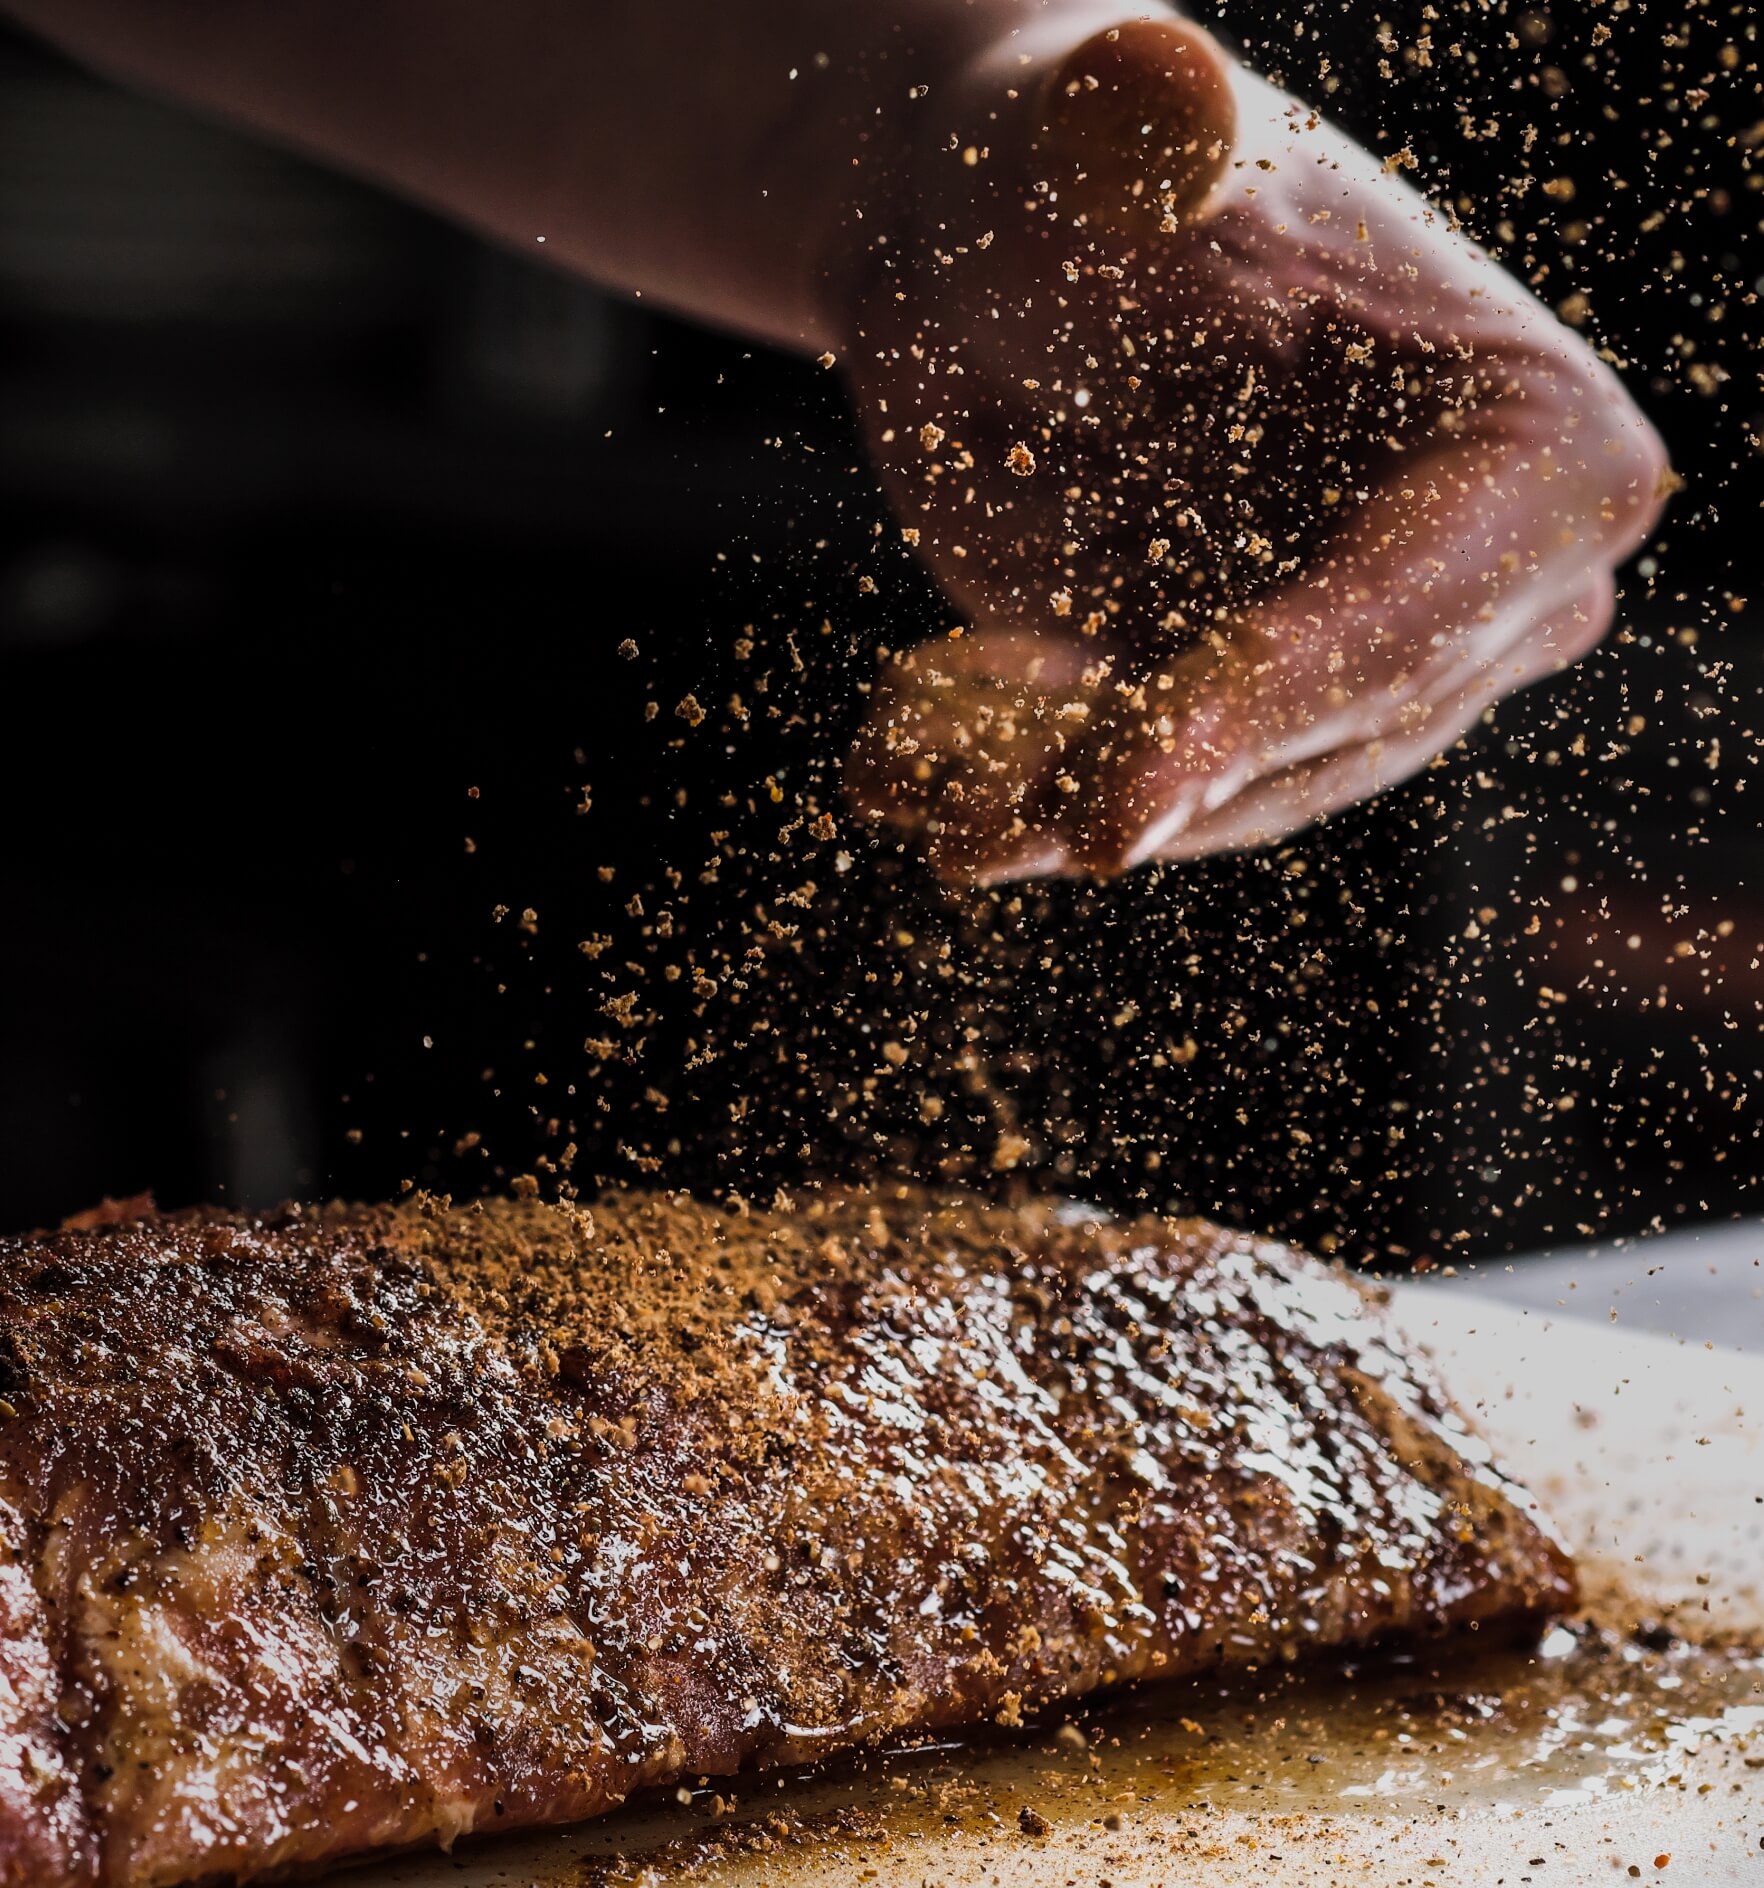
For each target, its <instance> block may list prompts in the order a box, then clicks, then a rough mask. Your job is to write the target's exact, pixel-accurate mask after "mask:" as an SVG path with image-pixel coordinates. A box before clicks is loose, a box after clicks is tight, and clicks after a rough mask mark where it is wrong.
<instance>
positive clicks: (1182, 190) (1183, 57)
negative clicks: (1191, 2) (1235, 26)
mask: <svg viewBox="0 0 1764 1888" xmlns="http://www.w3.org/2000/svg"><path fill="white" fill-rule="evenodd" d="M1236 124H1237V113H1236V107H1235V105H1234V103H1233V100H1232V95H1231V67H1230V61H1229V59H1228V57H1227V55H1226V54H1225V52H1224V51H1223V50H1222V49H1221V47H1220V46H1219V44H1218V42H1217V41H1216V40H1215V39H1213V37H1212V36H1211V35H1210V34H1209V33H1206V32H1204V31H1202V29H1201V28H1200V27H1198V26H1193V25H1190V24H1189V23H1187V22H1186V21H1181V22H1178V21H1175V20H1130V21H1127V22H1126V23H1124V24H1123V25H1120V26H1111V27H1109V28H1107V29H1106V30H1105V31H1103V32H1100V33H1093V34H1092V35H1091V36H1090V37H1089V38H1088V39H1086V40H1084V41H1083V42H1081V43H1080V44H1079V45H1078V46H1077V47H1075V48H1074V49H1073V50H1072V51H1071V52H1069V53H1068V54H1067V55H1066V56H1065V58H1063V59H1062V60H1061V61H1060V62H1059V64H1058V65H1057V66H1055V67H1054V69H1053V70H1052V72H1050V73H1049V74H1048V76H1047V78H1046V79H1045V80H1044V81H1043V84H1042V90H1041V97H1040V111H1039V123H1038V128H1037V135H1036V141H1035V150H1036V153H1037V155H1038V156H1040V157H1041V158H1042V159H1043V160H1045V161H1046V162H1047V163H1048V164H1049V165H1050V166H1051V174H1050V175H1049V177H1048V182H1049V184H1050V185H1051V186H1052V187H1053V188H1054V189H1055V190H1057V191H1058V192H1059V201H1060V204H1061V207H1062V208H1065V209H1076V210H1078V211H1080V212H1082V213H1085V214H1087V215H1088V216H1089V218H1090V220H1091V222H1092V223H1093V225H1095V226H1096V227H1098V228H1102V229H1107V230H1110V231H1112V232H1113V233H1115V234H1117V235H1121V236H1129V237H1135V238H1140V237H1147V236H1150V235H1152V234H1154V233H1163V234H1166V235H1168V234H1171V233H1173V232H1174V231H1175V230H1177V229H1178V228H1182V227H1184V226H1186V225H1188V224H1192V223H1195V222H1198V221H1200V220H1202V219H1203V218H1204V217H1205V215H1206V213H1207V211H1208V209H1209V207H1210V201H1209V200H1210V199H1211V197H1212V195H1213V191H1214V188H1215V186H1216V185H1217V183H1218V181H1219V179H1220V177H1221V176H1222V175H1223V174H1224V171H1225V167H1226V165H1227V163H1228V162H1229V161H1230V156H1231V141H1232V137H1233V135H1234V133H1235V131H1236Z"/></svg>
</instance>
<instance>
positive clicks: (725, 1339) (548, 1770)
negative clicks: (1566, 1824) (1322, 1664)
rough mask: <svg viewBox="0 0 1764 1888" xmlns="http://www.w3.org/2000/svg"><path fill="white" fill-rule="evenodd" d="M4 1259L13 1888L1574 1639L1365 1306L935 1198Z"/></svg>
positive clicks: (1319, 1289)
mask: <svg viewBox="0 0 1764 1888" xmlns="http://www.w3.org/2000/svg"><path fill="white" fill-rule="evenodd" d="M113 1217H117V1218H119V1219H120V1223H113V1224H91V1225H86V1226H83V1227H76V1228H75V1229H70V1230H64V1231H62V1232H60V1233H57V1234H51V1235H46V1236H36V1237H30V1238H21V1239H14V1240H7V1241H0V1882H3V1883H5V1884H7V1888H25V1885H26V1884H28V1885H29V1888H63V1885H71V1884H76V1883H78V1884H84V1883H115V1884H123V1883H130V1884H135V1883H139V1884H169V1883H176V1882H182V1881H186V1880H190V1879H195V1878H210V1877H221V1878H225V1877H228V1876H236V1877H249V1876H252V1875H255V1874H258V1873H260V1872H263V1871H267V1870H272V1869H286V1868H296V1867H298V1868H308V1869H310V1868H312V1867H316V1866H320V1865H323V1864H325V1863H328V1862H330V1861H333V1860H341V1859H342V1858H345V1857H348V1856H357V1855H361V1854H363V1853H366V1852H370V1851H374V1850H376V1849H381V1850H389V1849H395V1848H402V1847H406V1846H410V1845H421V1844H428V1843H441V1844H448V1843H451V1842H452V1841H453V1840H455V1839H456V1838H457V1837H459V1836H461V1835H463V1834H466V1833H467V1832H483V1831H490V1830H503V1829H512V1828H515V1827H518V1826H522V1825H528V1826H530V1825H533V1824H538V1823H553V1822H557V1823H561V1822H566V1821H571V1820H575V1819H579V1818H583V1817H589V1816H595V1815H599V1814H601V1813H602V1812H604V1811H607V1810H610V1809H612V1808H613V1807H615V1806H616V1805H617V1804H619V1803H620V1802H622V1801H623V1800H624V1799H625V1798H626V1797H627V1796H629V1795H630V1794H631V1793H632V1792H633V1791H634V1790H638V1789H641V1788H644V1787H646V1786H650V1785H656V1784H663V1783H667V1782H669V1781H671V1780H673V1779H676V1778H679V1777H681V1776H692V1777H697V1776H722V1775H726V1774H729V1773H732V1772H735V1771H737V1770H742V1769H749V1768H753V1767H757V1766H767V1765H790V1764H800V1763H803V1762H805V1761H810V1760H818V1759H820V1758H823V1757H826V1756H828V1755H830V1754H833V1753H837V1752H840V1751H844V1750H849V1749H852V1748H854V1747H858V1746H863V1745H869V1744H873V1743H877V1742H881V1741H886V1740H890V1739H899V1738H905V1737H910V1736H911V1735H913V1734H914V1733H918V1732H926V1731H930V1730H933V1729H937V1728H948V1727H956V1726H979V1725H983V1724H993V1723H1002V1724H1005V1725H1007V1726H1009V1725H1015V1724H1017V1723H1019V1722H1021V1721H1024V1720H1025V1719H1027V1718H1029V1717H1030V1716H1031V1715H1032V1714H1034V1713H1037V1712H1044V1711H1046V1710H1047V1709H1048V1708H1050V1707H1051V1706H1053V1705H1055V1704H1057V1702H1058V1701H1060V1700H1063V1699H1067V1698H1070V1697H1073V1696H1076V1695H1077V1694H1080V1693H1087V1692H1091V1691H1093V1690H1095V1689H1097V1688H1099V1687H1103V1686H1110V1685H1118V1684H1123V1683H1126V1682H1129V1681H1133V1680H1142V1679H1149V1678H1154V1677H1158V1676H1175V1675H1181V1674H1193V1673H1197V1672H1204V1671H1209V1670H1212V1669H1214V1668H1220V1667H1225V1666H1239V1667H1243V1666H1258V1665H1259V1666H1267V1665H1270V1664H1274V1663H1281V1662H1285V1661H1289V1660H1291V1659H1294V1658H1297V1657H1300V1656H1302V1655H1305V1654H1307V1653H1312V1652H1315V1651H1318V1650H1320V1649H1323V1648H1343V1647H1357V1646H1361V1645H1365V1644H1369V1643H1371V1642H1373V1641H1377V1640H1383V1639H1389V1638H1392V1637H1400V1636H1402V1635H1412V1634H1415V1633H1420V1632H1433V1631H1442V1630H1446V1629H1450V1628H1454V1627H1466V1626H1471V1625H1475V1626H1479V1627H1480V1626H1495V1625H1500V1626H1506V1625H1509V1624H1511V1625H1514V1626H1517V1625H1519V1624H1520V1623H1521V1622H1524V1621H1529V1620H1535V1619H1537V1618H1539V1617H1541V1616H1543V1615H1546V1614H1548V1613H1550V1612H1552V1611H1555V1610H1558V1609H1561V1608H1563V1607H1566V1606H1568V1605H1570V1604H1572V1602H1573V1599H1574V1583H1573V1572H1572V1568H1571V1566H1570V1564H1569V1562H1568V1560H1567V1559H1566V1557H1565V1556H1564V1554H1563V1552H1562V1551H1561V1549H1560V1548H1559V1547H1558V1546H1557V1545H1556V1544H1555V1543H1554V1542H1553V1540H1552V1539H1551V1538H1550V1536H1549V1534H1548V1533H1547V1532H1546V1531H1545V1529H1544V1528H1543V1527H1542V1526H1541V1525H1540V1524H1539V1523H1538V1521H1537V1520H1536V1519H1534V1518H1533V1514H1532V1509H1531V1504H1530V1503H1529V1501H1528V1499H1527V1498H1526V1497H1525V1495H1524V1494H1523V1493H1522V1492H1521V1491H1519V1490H1517V1489H1515V1488H1514V1487H1513V1486H1512V1485H1511V1484H1510V1483H1508V1482H1507V1481H1505V1480H1504V1479H1503V1478H1502V1477H1501V1475H1500V1474H1499V1473H1498V1471H1497V1470H1496V1469H1495V1468H1494V1467H1493V1466H1492V1465H1491V1463H1490V1462H1489V1460H1488V1457H1487V1454H1486V1452H1485V1451H1484V1449H1483V1447H1482V1446H1481V1444H1480V1443H1479V1442H1478V1441H1477V1439H1476V1438H1475V1436H1474V1435H1473V1433H1472V1432H1471V1430H1470V1429H1469V1428H1468V1427H1467V1426H1466V1424H1465V1423H1464V1422H1463V1420H1462V1419H1461V1418H1460V1417H1459V1416H1458V1415H1457V1414H1456V1413H1455V1412H1454V1410H1453V1408H1452V1406H1451V1404H1450V1403H1449V1402H1448V1401H1447V1399H1446V1398H1445V1396H1444V1395H1443V1393H1442V1392H1441V1390H1440V1389H1439V1387H1438V1386H1437V1384H1436V1383H1435V1382H1434V1380H1433V1378H1432V1375H1431V1373H1430V1370H1429V1368H1428V1366H1427V1365H1426V1363H1425V1361H1424V1360H1423V1359H1422V1358H1420V1357H1419V1356H1417V1355H1416V1354H1415V1353H1414V1352H1412V1351H1411V1350H1408V1349H1406V1348H1405V1347H1404V1346H1403V1345H1402V1343H1401V1342H1400V1341H1399V1340H1398V1339H1397V1338H1396V1337H1395V1335H1394V1334H1393V1333H1392V1331H1391V1330H1390V1329H1389V1327H1388V1326H1387V1325H1386V1323H1385V1322H1384V1319H1383V1317H1382V1315H1381V1314H1380V1312H1379V1310H1378V1308H1377V1306H1376V1305H1375V1304H1373V1303H1372V1302H1370V1301H1369V1297H1368V1294H1367V1293H1366V1292H1365V1291H1363V1290H1362V1288H1361V1287H1359V1286H1358V1285H1357V1284H1355V1283H1354V1282H1353V1281H1352V1280H1350V1279H1349V1278H1347V1277H1346V1276H1344V1275H1343V1274H1341V1273H1340V1272H1338V1271H1333V1270H1330V1269H1327V1268H1325V1267H1323V1266H1321V1265H1319V1264H1317V1263H1315V1262H1314V1261H1311V1260H1309V1259H1305V1258H1302V1257H1300V1256H1297V1255H1295V1254H1293V1253H1291V1252H1289V1251H1287V1250H1285V1249H1283V1248H1280V1247H1276V1246H1272V1245H1269V1244H1266V1243H1262V1242H1257V1241H1253V1240H1249V1239H1245V1238H1241V1237H1238V1236H1235V1235H1232V1234H1228V1233H1226V1232H1223V1231H1221V1230H1219V1229H1218V1228H1216V1227H1212V1226H1208V1225H1204V1224H1200V1223H1196V1222H1178V1221H1169V1220H1161V1219H1145V1220H1140V1221H1137V1222H1133V1223H1112V1222H1110V1221H1108V1220H1107V1219H1105V1218H1104V1217H1103V1216H1101V1215H1099V1214H1096V1213H1089V1212H1084V1211H1080V1210H1078V1209H1074V1208H1071V1207H1064V1206H1060V1205H1058V1204H1054V1203H1040V1204H1030V1205H1026V1206H1021V1207H1008V1208H1007V1207H1001V1206H996V1205H988V1204H984V1203H981V1202H980V1201H977V1200H975V1199H970V1198H964V1197H960V1196H949V1195H942V1196H933V1195H928V1194H925V1193H921V1192H917V1191H913V1190H910V1189H906V1188H899V1189H888V1188H884V1189H881V1190H874V1191H868V1192H863V1193H855V1194H849V1195H843V1196H833V1195H819V1196H818V1195H814V1194H805V1195H804V1196H803V1197H802V1198H800V1199H799V1201H798V1202H797V1203H796V1204H795V1205H794V1206H793V1207H791V1208H790V1209H789V1210H782V1211H778V1212H773V1213H758V1212H751V1211H744V1210H739V1209H737V1210H717V1209H713V1208H711V1207H708V1206H703V1205H698V1204H693V1203H690V1202H687V1201H685V1200H683V1199H681V1198H678V1197H674V1196H661V1195H656V1196H647V1197H631V1198H628V1199H609V1200H605V1201H602V1202H600V1203H598V1204H596V1205H595V1206H594V1208H593V1210H592V1211H591V1212H590V1211H588V1210H584V1209H581V1208H578V1207H571V1206H561V1207H551V1206H546V1205H542V1204H540V1203H539V1202H538V1201H536V1200H532V1199H527V1200H521V1201H515V1202H510V1203H503V1204H479V1205H472V1206H466V1207H457V1206H452V1205H449V1204H448V1203H447V1202H445V1201H438V1200H432V1199H429V1200H425V1199H421V1198H419V1199H417V1200H415V1201H414V1202H411V1203H407V1204H404V1205H402V1206H398V1207H377V1208H376V1207H370V1208H359V1207H324V1208H310V1207H309V1208H304V1209H302V1208H294V1207H289V1208H285V1209H283V1210H282V1211H280V1212H278V1213H275V1214H272V1215H269V1216H267V1217H261V1218H250V1217H245V1216H241V1215H236V1214H229V1213H221V1212H210V1211H197V1212H188V1213H175V1214H159V1213H155V1212H152V1211H143V1212H141V1213H140V1215H139V1216H138V1217H134V1218H129V1217H127V1216H126V1215H121V1216H113Z"/></svg>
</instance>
